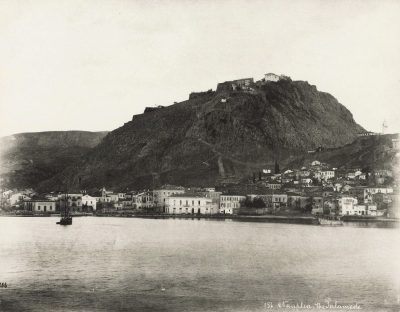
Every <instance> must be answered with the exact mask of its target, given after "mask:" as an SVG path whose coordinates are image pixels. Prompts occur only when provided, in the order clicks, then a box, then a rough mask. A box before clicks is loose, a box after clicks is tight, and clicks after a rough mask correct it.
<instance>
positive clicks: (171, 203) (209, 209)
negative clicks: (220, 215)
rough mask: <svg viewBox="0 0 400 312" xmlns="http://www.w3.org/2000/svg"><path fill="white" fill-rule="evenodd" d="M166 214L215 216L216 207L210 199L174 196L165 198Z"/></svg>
mask: <svg viewBox="0 0 400 312" xmlns="http://www.w3.org/2000/svg"><path fill="white" fill-rule="evenodd" d="M166 212H167V213H170V214H216V213H217V212H218V207H217V205H215V204H213V202H212V199H211V198H207V197H202V196H199V195H195V194H192V195H191V194H176V195H172V196H170V197H168V198H166Z"/></svg>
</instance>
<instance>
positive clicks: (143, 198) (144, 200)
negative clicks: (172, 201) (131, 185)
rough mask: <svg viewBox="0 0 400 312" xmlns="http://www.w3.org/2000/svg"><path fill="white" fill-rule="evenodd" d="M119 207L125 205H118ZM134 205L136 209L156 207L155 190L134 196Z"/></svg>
mask: <svg viewBox="0 0 400 312" xmlns="http://www.w3.org/2000/svg"><path fill="white" fill-rule="evenodd" d="M117 207H118V208H122V207H123V205H122V204H121V205H118V206H117ZM132 207H133V208H134V209H149V208H154V197H153V192H151V191H146V192H142V193H139V194H136V195H133V197H132Z"/></svg>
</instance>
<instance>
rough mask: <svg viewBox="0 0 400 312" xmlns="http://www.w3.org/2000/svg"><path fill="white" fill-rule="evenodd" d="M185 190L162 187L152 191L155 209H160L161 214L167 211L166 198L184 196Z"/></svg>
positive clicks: (176, 187)
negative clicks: (177, 195)
mask: <svg viewBox="0 0 400 312" xmlns="http://www.w3.org/2000/svg"><path fill="white" fill-rule="evenodd" d="M184 193H185V189H184V188H183V187H179V186H164V187H162V188H161V189H158V190H154V191H153V200H154V205H155V206H156V207H160V208H161V212H167V211H168V200H167V199H168V197H170V196H172V195H176V194H184Z"/></svg>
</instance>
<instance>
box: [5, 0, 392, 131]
mask: <svg viewBox="0 0 400 312" xmlns="http://www.w3.org/2000/svg"><path fill="white" fill-rule="evenodd" d="M399 38H400V1H389V0H376V1H368V0H366V1H361V0H359V1H355V0H354V1H344V0H338V1H311V0H309V1H307V0H298V1H285V0H283V1H281V0H280V1H257V0H254V1H224V0H219V1H211V0H209V1H207V0H203V1H183V0H182V1H173V0H171V1H139V0H138V1H133V0H132V1H123V0H120V1H115V0H114V1H113V0H107V1H106V0H103V1H102V0H96V1H90V0H87V1H74V0H67V1H63V0H57V1H54V0H50V1H44V0H35V1H18V0H1V1H0V136H5V135H10V134H14V133H20V132H37V131H53V130H88V131H103V130H113V129H115V128H118V127H120V126H122V125H123V124H124V123H125V122H127V121H129V120H131V118H132V115H135V114H140V113H142V112H143V110H144V108H145V107H146V106H154V105H171V104H172V103H173V102H175V101H177V102H179V101H182V100H185V99H187V98H188V95H189V93H190V92H192V91H204V90H208V89H215V88H216V85H217V83H218V82H223V81H227V80H233V79H238V78H247V77H254V78H255V79H256V80H259V79H261V78H262V77H263V75H264V74H265V73H268V72H273V73H276V74H285V75H288V76H290V77H291V78H292V79H293V80H305V81H308V82H309V83H310V84H313V85H316V86H317V88H318V89H319V90H321V91H324V92H329V93H331V94H332V95H333V96H335V97H336V98H337V99H338V100H339V102H340V103H342V104H343V105H345V106H346V107H347V108H348V109H349V110H350V111H351V112H352V113H353V116H354V118H355V120H356V121H357V122H358V123H359V124H361V125H362V126H363V127H364V128H366V129H368V130H370V131H377V132H380V131H382V123H383V121H384V120H386V123H387V125H388V128H387V129H386V132H400V122H399V121H400V113H399V109H398V108H399V105H400V76H399V75H400V57H399V56H400V40H399Z"/></svg>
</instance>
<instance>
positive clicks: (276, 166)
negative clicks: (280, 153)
mask: <svg viewBox="0 0 400 312" xmlns="http://www.w3.org/2000/svg"><path fill="white" fill-rule="evenodd" d="M279 172H280V170H279V164H278V162H277V161H276V160H275V174H278V173H279Z"/></svg>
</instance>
